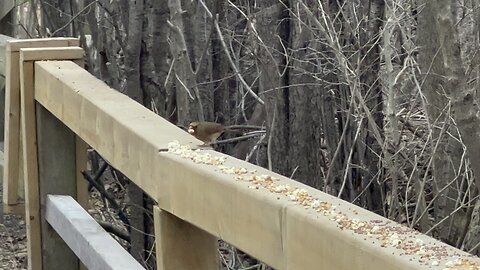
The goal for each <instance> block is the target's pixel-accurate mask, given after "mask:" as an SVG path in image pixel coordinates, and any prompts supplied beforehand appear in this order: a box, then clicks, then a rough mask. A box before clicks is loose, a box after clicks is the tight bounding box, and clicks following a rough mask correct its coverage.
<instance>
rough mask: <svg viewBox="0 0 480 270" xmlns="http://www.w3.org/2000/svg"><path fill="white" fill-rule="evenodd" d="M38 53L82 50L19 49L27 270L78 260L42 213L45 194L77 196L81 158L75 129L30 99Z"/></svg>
mask: <svg viewBox="0 0 480 270" xmlns="http://www.w3.org/2000/svg"><path fill="white" fill-rule="evenodd" d="M42 51H43V52H44V53H42ZM69 52H70V53H71V54H70V55H69V54H68V53H69ZM39 55H43V56H44V60H49V59H51V58H54V59H55V58H56V57H60V58H61V59H73V60H79V58H82V57H83V51H82V50H81V48H78V47H60V48H59V49H58V54H55V53H53V51H52V49H51V48H41V49H38V48H34V49H32V48H24V49H21V50H20V59H19V63H20V78H21V87H20V90H21V95H20V97H21V98H20V100H21V106H20V108H21V109H22V113H21V116H22V121H21V123H22V133H21V134H22V135H23V142H24V148H23V160H24V165H25V166H24V175H25V179H26V181H25V193H26V198H25V202H26V216H27V217H28V218H26V220H27V240H28V243H27V249H28V253H29V269H49V270H50V269H52V270H55V269H78V268H79V263H78V259H77V258H76V257H75V255H74V254H73V253H72V252H71V251H70V250H69V249H68V248H67V247H66V245H65V243H64V242H63V240H62V239H61V238H60V237H58V235H57V234H55V233H54V232H53V231H52V229H51V227H49V226H47V224H46V221H45V219H43V218H42V217H43V216H44V214H45V213H44V211H45V200H46V195H47V194H49V193H55V194H68V195H71V196H74V197H76V196H77V177H78V174H77V165H78V166H79V167H81V168H82V169H83V166H81V165H80V164H79V163H77V161H78V162H80V160H77V154H76V151H77V147H76V136H75V134H74V133H73V132H72V131H71V130H70V129H68V128H67V127H66V126H65V125H64V124H63V123H62V122H61V121H59V120H58V119H57V118H56V117H55V116H53V115H52V114H51V113H50V112H48V111H47V110H46V109H45V108H43V107H42V106H40V105H38V104H37V103H36V102H35V100H34V81H35V80H34V72H33V65H34V61H32V60H38V59H39ZM80 62H81V61H80ZM79 147H81V146H80V145H79ZM79 169H80V168H79Z"/></svg>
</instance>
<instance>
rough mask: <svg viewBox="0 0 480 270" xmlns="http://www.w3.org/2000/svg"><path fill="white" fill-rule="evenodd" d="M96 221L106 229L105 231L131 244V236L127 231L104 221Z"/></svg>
mask: <svg viewBox="0 0 480 270" xmlns="http://www.w3.org/2000/svg"><path fill="white" fill-rule="evenodd" d="M96 221H97V223H98V224H99V225H100V226H102V228H103V229H105V231H107V232H109V233H112V234H114V235H115V236H118V237H119V238H121V239H123V240H125V241H127V242H128V243H130V234H129V233H128V232H127V231H126V230H124V229H122V228H120V227H119V226H115V225H113V224H112V223H109V222H106V221H102V220H96Z"/></svg>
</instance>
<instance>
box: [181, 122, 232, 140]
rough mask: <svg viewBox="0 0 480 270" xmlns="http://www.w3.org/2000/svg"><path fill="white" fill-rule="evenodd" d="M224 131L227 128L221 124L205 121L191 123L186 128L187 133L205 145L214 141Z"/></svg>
mask: <svg viewBox="0 0 480 270" xmlns="http://www.w3.org/2000/svg"><path fill="white" fill-rule="evenodd" d="M225 130H227V128H226V127H224V126H223V125H221V124H218V123H214V122H206V121H200V122H192V123H190V125H189V126H188V133H190V134H192V135H193V136H195V138H197V139H199V140H201V141H202V142H204V143H205V144H211V143H213V142H214V141H216V140H217V139H218V137H220V135H222V133H223V132H224V131H225Z"/></svg>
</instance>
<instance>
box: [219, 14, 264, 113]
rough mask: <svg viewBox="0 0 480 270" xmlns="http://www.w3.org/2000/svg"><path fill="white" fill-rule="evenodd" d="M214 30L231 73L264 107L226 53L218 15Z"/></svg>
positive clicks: (226, 49) (227, 52)
mask: <svg viewBox="0 0 480 270" xmlns="http://www.w3.org/2000/svg"><path fill="white" fill-rule="evenodd" d="M214 24H215V29H216V30H217V33H218V37H219V39H220V43H221V44H222V47H223V50H224V51H225V54H226V56H227V59H228V62H229V63H230V66H231V67H232V69H233V71H234V72H235V75H236V76H237V78H238V80H239V81H240V82H241V83H242V84H243V86H245V88H246V89H247V91H248V93H249V94H250V95H251V96H252V97H253V98H254V99H255V100H256V101H258V102H259V103H260V104H262V105H264V104H265V102H264V101H263V100H262V99H261V98H260V97H259V96H258V95H257V94H256V93H255V92H254V91H253V90H252V88H251V87H250V86H249V85H248V83H247V82H246V81H245V80H244V79H243V76H242V74H240V71H239V70H238V68H237V66H236V65H235V63H234V62H233V59H232V56H231V55H230V52H229V51H228V47H227V44H226V43H225V40H224V39H223V35H222V31H221V30H220V26H219V25H218V14H217V16H216V18H215V23H214Z"/></svg>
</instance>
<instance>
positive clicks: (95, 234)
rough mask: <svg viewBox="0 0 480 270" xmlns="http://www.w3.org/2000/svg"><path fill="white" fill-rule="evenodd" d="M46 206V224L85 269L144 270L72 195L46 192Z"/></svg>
mask: <svg viewBox="0 0 480 270" xmlns="http://www.w3.org/2000/svg"><path fill="white" fill-rule="evenodd" d="M46 209H47V211H46V216H45V218H46V219H47V221H48V223H49V224H50V225H51V226H52V227H53V228H54V229H55V231H56V232H57V233H58V234H59V235H60V236H61V237H62V238H63V239H64V240H65V242H66V243H67V244H68V246H69V248H70V249H71V250H73V252H74V253H75V254H76V255H77V256H78V258H80V260H81V261H82V262H83V264H84V265H85V266H86V267H87V268H88V269H103V270H118V269H128V270H141V269H142V270H143V269H145V268H143V267H142V266H141V265H140V264H139V263H138V262H137V261H135V260H134V259H133V257H132V256H131V255H130V254H129V253H128V252H127V251H126V250H125V249H124V248H123V247H122V246H121V245H120V244H119V243H118V242H117V241H116V240H115V239H113V237H111V236H110V235H109V234H108V233H107V232H106V231H105V230H104V229H103V228H102V227H101V226H100V225H99V224H98V223H97V222H96V221H95V220H94V219H93V218H92V217H91V216H90V215H89V214H88V213H87V212H86V211H85V210H84V209H83V208H82V206H80V205H79V204H78V203H77V202H76V201H75V199H73V198H72V197H70V196H61V195H48V197H47V201H46ZM64 269H71V268H64ZM191 269H194V268H191Z"/></svg>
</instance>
